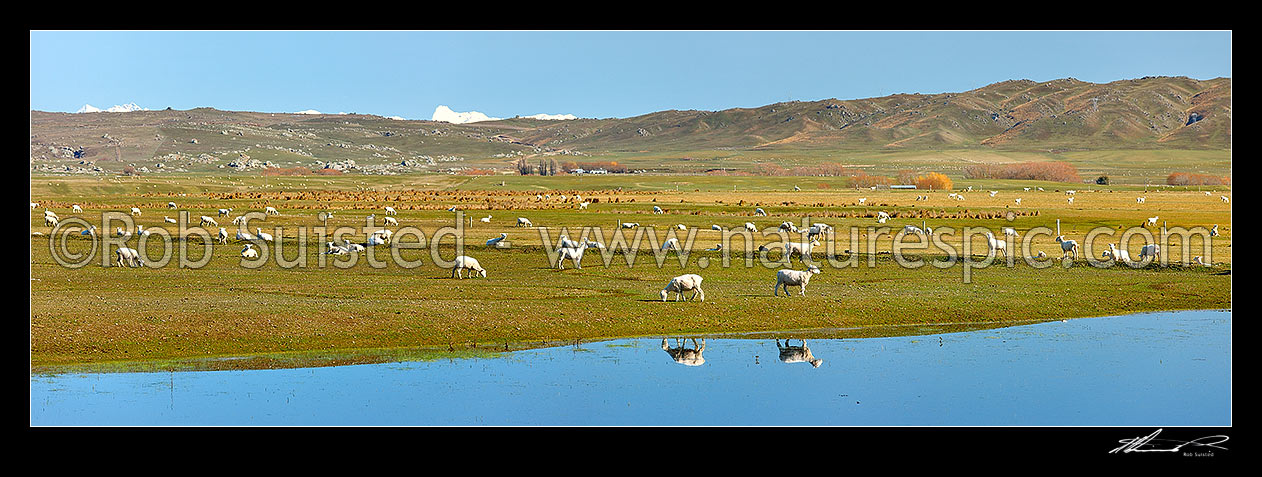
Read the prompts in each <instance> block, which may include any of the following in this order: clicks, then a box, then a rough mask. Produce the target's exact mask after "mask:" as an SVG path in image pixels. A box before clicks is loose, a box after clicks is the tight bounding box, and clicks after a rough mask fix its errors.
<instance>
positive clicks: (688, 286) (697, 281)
mask: <svg viewBox="0 0 1262 477" xmlns="http://www.w3.org/2000/svg"><path fill="white" fill-rule="evenodd" d="M701 280H702V278H701V275H697V274H695V273H689V274H687V275H680V276H677V277H675V278H672V279H670V283H667V284H666V288H663V289H662V293H661V296H662V301H666V297H667V296H668V295H669V294H670V293H671V292H674V293H675V301H680V300H683V299H684V292H686V291H688V290H693V293H692V296H691V297H689V298H688V299H689V300H692V299H693V298H697V297H698V296H700V297H701V301H705V291H703V290H702V289H701Z"/></svg>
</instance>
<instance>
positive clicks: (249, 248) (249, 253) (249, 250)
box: [241, 243, 259, 258]
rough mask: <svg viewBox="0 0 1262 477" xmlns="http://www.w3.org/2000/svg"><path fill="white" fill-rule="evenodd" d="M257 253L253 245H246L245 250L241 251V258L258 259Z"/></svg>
mask: <svg viewBox="0 0 1262 477" xmlns="http://www.w3.org/2000/svg"><path fill="white" fill-rule="evenodd" d="M258 257H259V251H258V250H255V249H254V244H252V243H247V244H245V248H243V249H241V258H258Z"/></svg>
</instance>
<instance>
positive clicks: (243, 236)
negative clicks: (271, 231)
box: [237, 230, 255, 241]
mask: <svg viewBox="0 0 1262 477" xmlns="http://www.w3.org/2000/svg"><path fill="white" fill-rule="evenodd" d="M254 239H255V237H254V236H253V235H250V233H249V232H246V231H244V230H238V231H237V240H242V241H250V240H254Z"/></svg>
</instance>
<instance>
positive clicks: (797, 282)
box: [772, 265, 820, 297]
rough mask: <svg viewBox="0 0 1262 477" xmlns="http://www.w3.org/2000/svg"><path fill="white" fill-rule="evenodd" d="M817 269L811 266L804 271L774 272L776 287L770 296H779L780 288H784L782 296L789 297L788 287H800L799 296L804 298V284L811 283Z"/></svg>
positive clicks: (817, 271)
mask: <svg viewBox="0 0 1262 477" xmlns="http://www.w3.org/2000/svg"><path fill="white" fill-rule="evenodd" d="M819 272H820V270H819V267H817V266H815V265H811V266H809V267H807V268H806V270H780V271H777V272H776V286H775V288H773V289H772V290H773V291H772V295H775V296H780V295H779V293H780V287H782V286H783V287H784V296H786V297H787V296H789V286H790V285H792V286H798V287H802V289H801V291H800V292H799V294H801V295H802V296H806V284H807V283H809V282H810V281H811V276H813V275H815V274H817V273H819Z"/></svg>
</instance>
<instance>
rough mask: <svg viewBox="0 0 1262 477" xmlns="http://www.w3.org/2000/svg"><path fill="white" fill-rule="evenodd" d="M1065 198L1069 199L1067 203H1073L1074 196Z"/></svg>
mask: <svg viewBox="0 0 1262 477" xmlns="http://www.w3.org/2000/svg"><path fill="white" fill-rule="evenodd" d="M1067 200H1068V201H1069V204H1070V205H1073V203H1074V198H1073V197H1070V198H1069V199H1067Z"/></svg>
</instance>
